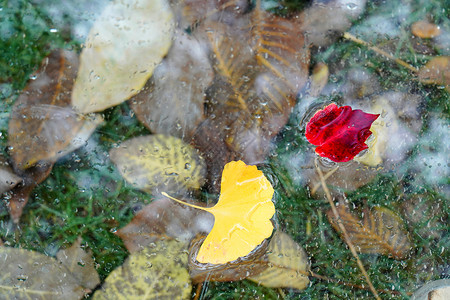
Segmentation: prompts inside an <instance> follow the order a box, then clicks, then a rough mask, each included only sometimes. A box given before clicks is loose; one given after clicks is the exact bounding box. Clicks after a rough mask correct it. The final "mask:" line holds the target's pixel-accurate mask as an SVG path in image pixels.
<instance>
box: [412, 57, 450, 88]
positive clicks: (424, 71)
mask: <svg viewBox="0 0 450 300" xmlns="http://www.w3.org/2000/svg"><path fill="white" fill-rule="evenodd" d="M419 80H420V81H421V82H422V83H425V84H437V85H442V86H445V88H446V89H447V91H448V92H450V56H436V57H433V58H432V59H431V60H430V61H429V62H427V64H426V65H425V66H423V67H422V68H421V69H420V70H419Z"/></svg>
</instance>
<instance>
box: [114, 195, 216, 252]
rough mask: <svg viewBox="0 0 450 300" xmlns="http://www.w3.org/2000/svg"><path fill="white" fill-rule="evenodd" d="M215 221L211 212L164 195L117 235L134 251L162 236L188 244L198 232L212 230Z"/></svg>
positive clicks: (130, 250) (144, 209) (136, 216)
mask: <svg viewBox="0 0 450 300" xmlns="http://www.w3.org/2000/svg"><path fill="white" fill-rule="evenodd" d="M189 203H192V204H194V205H201V204H200V203H194V202H189ZM213 224H214V218H213V216H212V215H211V214H209V213H207V212H205V211H202V210H198V209H194V208H191V207H188V206H185V205H179V204H178V203H175V202H173V201H171V200H169V199H167V198H163V199H157V200H154V201H153V202H152V203H150V204H148V205H146V206H145V207H144V208H143V209H142V210H140V211H139V212H138V213H137V214H136V215H135V216H134V218H133V220H131V222H130V223H128V224H127V225H126V226H125V227H123V228H121V229H119V230H118V231H117V232H116V234H117V235H118V236H119V237H120V238H121V239H122V240H123V242H124V244H125V247H126V248H127V250H128V251H129V252H130V253H134V252H136V251H139V250H141V249H142V248H144V247H146V246H147V245H148V244H150V243H153V242H155V241H156V240H158V239H161V238H162V237H169V238H173V239H176V240H178V241H183V242H186V243H188V242H189V241H190V240H191V239H192V238H193V237H195V236H196V235H197V234H198V233H202V232H209V231H210V230H211V228H212V226H213Z"/></svg>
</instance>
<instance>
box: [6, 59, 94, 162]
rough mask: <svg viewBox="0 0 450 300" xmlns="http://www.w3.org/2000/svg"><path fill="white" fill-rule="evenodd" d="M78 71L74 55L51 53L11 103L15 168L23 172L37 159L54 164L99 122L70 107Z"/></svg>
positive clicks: (87, 136) (12, 145)
mask: <svg viewBox="0 0 450 300" xmlns="http://www.w3.org/2000/svg"><path fill="white" fill-rule="evenodd" d="M77 68H78V57H77V55H76V53H74V52H70V51H63V50H56V51H54V52H52V53H51V54H50V55H49V56H48V57H47V58H46V59H45V60H44V62H43V63H42V66H41V68H40V69H39V71H38V74H37V75H36V78H35V79H31V80H30V81H29V82H28V84H27V86H26V88H25V90H24V91H23V92H22V93H21V94H20V96H19V98H18V99H17V100H16V102H15V103H14V107H13V109H12V112H11V118H10V120H9V129H8V144H9V146H10V153H11V157H12V159H13V161H14V162H15V164H16V166H17V167H19V168H21V169H26V168H29V167H31V166H33V165H34V164H35V163H37V162H38V161H40V160H45V161H49V162H55V161H56V160H57V159H58V158H60V157H62V156H64V155H66V154H67V153H68V152H71V151H73V150H75V149H76V148H78V147H80V146H82V145H84V144H85V143H86V141H87V139H88V138H89V136H90V135H91V134H92V132H93V131H94V130H95V128H96V127H97V125H98V124H100V122H102V118H101V117H100V116H92V117H91V116H83V115H80V114H78V113H77V112H75V111H74V110H73V109H72V107H71V104H70V101H71V98H70V97H71V92H72V87H73V81H74V79H75V76H76V73H77Z"/></svg>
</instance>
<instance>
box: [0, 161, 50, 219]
mask: <svg viewBox="0 0 450 300" xmlns="http://www.w3.org/2000/svg"><path fill="white" fill-rule="evenodd" d="M52 167H53V164H50V163H39V164H37V165H35V166H34V167H31V168H28V169H27V170H25V171H21V172H20V173H19V174H18V175H20V176H21V177H22V183H21V184H19V185H17V186H16V187H15V188H14V189H12V190H11V191H9V192H8V194H7V195H8V197H7V206H8V209H9V215H10V216H11V218H12V220H13V222H14V223H16V224H17V223H19V219H20V217H21V216H22V211H23V208H24V207H25V205H26V204H27V202H28V198H29V197H30V194H31V192H32V191H33V189H34V188H35V187H36V186H37V185H38V184H39V183H41V182H42V181H44V180H45V179H46V178H47V177H48V175H50V172H51V171H52Z"/></svg>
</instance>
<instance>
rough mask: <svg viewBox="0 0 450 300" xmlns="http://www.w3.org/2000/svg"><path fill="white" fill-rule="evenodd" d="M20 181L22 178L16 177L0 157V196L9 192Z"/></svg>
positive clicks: (0, 156)
mask: <svg viewBox="0 0 450 300" xmlns="http://www.w3.org/2000/svg"><path fill="white" fill-rule="evenodd" d="M21 181H22V178H20V177H19V176H17V175H16V174H15V173H14V172H13V170H12V169H11V167H10V166H9V164H8V163H7V161H6V160H5V159H4V158H3V156H2V155H0V194H3V193H4V192H7V191H9V190H10V189H12V188H13V187H15V186H16V185H17V184H18V183H20V182H21Z"/></svg>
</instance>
